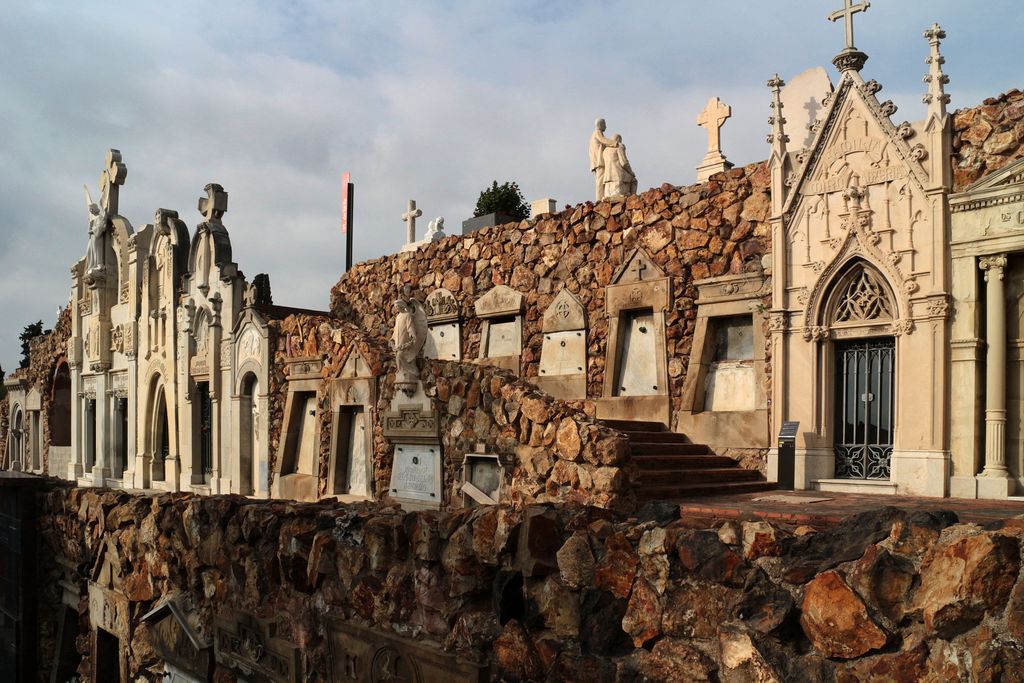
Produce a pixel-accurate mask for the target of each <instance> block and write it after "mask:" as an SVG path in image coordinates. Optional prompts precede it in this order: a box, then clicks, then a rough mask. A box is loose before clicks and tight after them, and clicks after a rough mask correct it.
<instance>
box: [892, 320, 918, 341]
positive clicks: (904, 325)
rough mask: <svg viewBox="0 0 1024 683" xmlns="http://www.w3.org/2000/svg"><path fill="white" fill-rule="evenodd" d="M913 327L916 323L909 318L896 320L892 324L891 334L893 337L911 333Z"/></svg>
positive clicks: (914, 327)
mask: <svg viewBox="0 0 1024 683" xmlns="http://www.w3.org/2000/svg"><path fill="white" fill-rule="evenodd" d="M915 329H916V325H914V321H913V320H909V319H901V320H897V321H896V322H894V323H893V324H892V334H893V336H894V337H900V336H903V335H904V334H911V333H912V332H913V331H914V330H915Z"/></svg>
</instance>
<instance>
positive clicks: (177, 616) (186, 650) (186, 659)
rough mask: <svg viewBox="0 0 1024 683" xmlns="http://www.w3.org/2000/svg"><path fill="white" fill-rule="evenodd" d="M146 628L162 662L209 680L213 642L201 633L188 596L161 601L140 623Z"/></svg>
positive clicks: (174, 596)
mask: <svg viewBox="0 0 1024 683" xmlns="http://www.w3.org/2000/svg"><path fill="white" fill-rule="evenodd" d="M141 621H142V622H143V623H145V624H148V625H149V634H150V639H151V642H152V643H153V647H154V648H155V649H156V651H157V653H158V654H159V655H160V657H161V659H163V660H164V661H165V662H167V663H169V664H171V665H173V666H175V667H177V668H178V669H180V670H182V671H185V672H187V673H188V674H190V675H192V676H195V677H196V678H199V679H200V680H208V679H209V677H210V674H211V673H212V669H213V641H212V640H211V639H210V638H209V637H207V636H206V635H204V634H203V632H202V629H201V625H200V622H199V619H198V618H197V615H196V614H195V612H194V608H193V606H192V604H191V599H190V596H188V595H187V594H182V595H171V596H168V597H165V598H163V599H162V600H160V602H159V603H157V605H156V607H154V608H153V609H152V610H150V612H149V613H147V614H145V615H144V616H143V617H142V620H141Z"/></svg>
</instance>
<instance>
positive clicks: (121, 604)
mask: <svg viewBox="0 0 1024 683" xmlns="http://www.w3.org/2000/svg"><path fill="white" fill-rule="evenodd" d="M89 618H90V619H91V620H92V625H93V627H94V628H101V629H103V630H104V631H107V632H108V633H112V634H113V635H115V636H117V637H118V638H120V639H121V640H122V641H125V642H127V641H128V640H129V637H128V635H129V624H131V620H130V617H129V612H128V598H126V597H125V596H123V595H121V594H120V593H117V592H115V591H112V590H110V589H109V588H104V587H103V586H100V585H98V584H95V583H92V582H90V583H89Z"/></svg>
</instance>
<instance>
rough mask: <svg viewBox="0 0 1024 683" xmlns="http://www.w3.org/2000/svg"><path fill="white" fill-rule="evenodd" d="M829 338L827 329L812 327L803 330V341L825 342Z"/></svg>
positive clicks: (818, 326) (819, 326)
mask: <svg viewBox="0 0 1024 683" xmlns="http://www.w3.org/2000/svg"><path fill="white" fill-rule="evenodd" d="M828 338H829V329H828V328H827V327H822V326H821V325H812V326H810V327H805V328H804V341H807V342H813V341H825V340H826V339H828Z"/></svg>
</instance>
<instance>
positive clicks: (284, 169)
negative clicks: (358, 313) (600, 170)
mask: <svg viewBox="0 0 1024 683" xmlns="http://www.w3.org/2000/svg"><path fill="white" fill-rule="evenodd" d="M842 2H843V0H775V1H774V2H763V1H752V0H715V1H714V2H709V1H706V0H704V1H700V2H698V1H696V0H674V1H671V2H669V1H667V0H666V1H663V2H652V1H647V0H629V1H626V0H622V1H619V0H595V1H590V2H582V1H576V2H569V1H568V0H537V1H535V0H487V2H484V1H482V0H480V1H477V2H469V1H466V2H458V1H455V0H445V1H441V0H437V1H429V2H428V1H424V0H420V1H417V2H412V1H403V0H373V1H372V2H371V1H364V0H352V1H347V0H320V1H312V0H309V1H299V0H274V1H270V0H237V1H232V0H221V1H218V2H216V3H210V2H205V1H204V2H199V1H193V0H175V2H147V1H141V0H136V1H133V2H129V1H123V0H105V1H103V2H98V1H92V0H80V1H78V2H52V1H50V2H40V1H33V0H22V1H21V2H18V3H12V4H11V5H10V6H8V7H6V8H5V10H4V17H3V21H2V22H0V44H2V45H3V46H4V49H3V51H2V54H0V92H2V93H3V95H2V96H0V127H2V131H3V134H2V142H0V200H2V203H0V321H2V323H0V366H2V367H4V368H5V369H8V370H10V369H12V368H13V367H15V366H16V365H17V362H18V357H19V353H20V347H19V343H18V339H17V338H18V334H19V332H20V331H21V329H22V328H23V327H24V325H25V324H27V323H29V322H32V321H34V320H38V319H42V320H43V322H44V325H45V326H46V327H51V326H52V325H53V322H54V320H55V316H56V310H57V307H58V306H64V305H66V304H67V301H68V297H69V291H70V276H69V269H70V267H71V266H72V265H73V264H74V263H75V262H76V261H77V260H78V259H80V258H81V257H82V256H83V255H84V254H85V250H86V244H87V229H88V221H87V215H86V207H85V200H84V197H83V191H82V185H83V184H85V183H87V184H89V186H90V187H91V188H92V192H93V194H94V196H98V188H97V184H98V181H99V174H100V171H101V170H102V167H103V160H104V155H105V153H106V151H107V149H108V148H111V147H113V148H116V149H119V150H121V153H122V158H123V161H124V163H125V164H126V165H127V167H128V177H127V181H126V183H125V185H124V186H123V187H122V189H121V193H120V213H121V214H122V215H123V216H125V217H126V218H127V219H128V220H129V222H131V224H132V225H133V226H135V227H136V229H139V228H141V227H142V226H144V225H145V224H147V223H151V222H153V215H154V213H155V211H156V209H158V208H168V209H174V210H177V211H178V212H179V215H180V217H181V218H182V219H183V220H185V222H186V223H187V224H188V226H189V229H190V230H194V228H195V225H196V224H197V223H198V222H199V220H200V219H201V217H200V214H199V212H198V211H197V209H196V202H197V199H198V198H199V197H200V196H201V195H202V194H203V192H202V190H203V187H204V186H205V185H206V184H207V183H210V182H216V183H220V184H221V185H223V186H224V188H225V189H226V190H227V191H228V193H229V196H230V199H229V206H228V212H227V214H226V215H225V217H224V222H225V225H226V226H227V228H228V231H229V232H230V234H231V238H232V246H233V256H234V259H235V261H236V262H237V263H238V265H239V268H241V269H242V271H243V272H245V273H246V275H247V276H249V278H250V279H251V278H252V276H254V275H256V274H257V273H262V272H267V273H270V276H271V283H272V286H273V293H274V301H275V303H278V304H282V305H290V306H300V307H307V308H321V309H322V308H326V307H327V305H328V299H329V291H330V288H331V286H332V285H334V284H335V283H336V282H337V280H338V278H339V276H340V275H341V273H342V271H343V270H344V242H343V239H342V236H341V234H340V230H339V220H340V178H341V174H342V172H344V171H349V172H350V173H351V174H352V181H353V182H354V183H355V209H354V229H355V232H354V242H355V260H356V261H362V260H366V259H371V258H377V257H379V256H382V255H385V254H389V253H394V252H395V251H397V250H398V249H399V248H400V247H401V245H402V244H403V243H404V241H405V225H404V223H403V222H402V220H401V218H400V216H401V214H402V213H403V212H404V211H405V209H406V204H407V202H408V200H409V199H415V200H416V201H417V205H418V207H419V208H420V209H422V211H423V214H424V215H423V217H422V218H421V219H420V221H419V222H418V225H417V228H418V233H419V235H420V236H422V234H423V233H424V232H425V230H426V228H427V221H428V220H431V219H433V218H435V217H437V216H444V218H445V224H446V227H447V230H448V233H449V234H451V233H452V232H459V231H460V226H461V222H462V221H463V220H464V219H466V218H468V217H469V216H471V215H472V210H473V207H474V206H475V204H476V198H477V196H478V194H479V192H480V191H481V190H482V189H484V188H486V187H488V186H489V185H490V184H491V181H493V180H497V181H498V182H499V183H500V182H505V181H515V182H517V183H518V184H519V186H520V188H521V189H522V191H523V194H524V195H525V197H526V199H527V200H528V201H530V200H534V199H539V198H542V197H553V198H555V199H556V200H557V201H558V206H559V207H563V206H565V205H566V204H576V203H579V202H583V201H587V200H589V199H592V198H593V176H592V175H591V174H590V172H589V164H588V162H587V141H588V139H589V136H590V133H591V131H592V130H593V125H594V119H595V118H597V117H599V116H600V117H603V118H605V119H606V120H607V122H608V132H609V133H610V134H614V133H619V134H621V135H622V139H623V142H624V143H625V144H626V146H627V148H628V152H629V158H630V162H631V165H632V167H633V169H635V171H636V173H637V176H638V179H639V185H640V189H641V191H642V190H643V189H645V188H648V187H656V186H659V185H661V184H662V183H665V182H668V183H672V184H677V185H681V184H689V183H692V182H694V180H695V173H696V171H695V168H696V167H697V166H698V165H699V164H700V161H701V159H702V158H703V156H704V153H705V151H706V146H707V134H706V132H705V131H704V130H702V129H700V128H699V127H698V126H697V124H696V118H697V116H698V115H699V114H700V112H701V111H702V110H703V108H704V107H705V105H706V103H707V101H708V99H709V98H711V97H715V96H718V97H720V98H721V99H722V100H723V101H724V102H726V103H727V104H729V105H731V106H732V111H733V116H732V118H731V119H730V120H729V121H728V122H727V123H726V124H725V127H724V128H723V130H722V148H723V151H724V152H725V154H726V156H727V157H728V158H729V160H730V161H732V162H734V163H736V164H737V165H739V164H745V163H750V162H754V161H760V160H762V159H764V158H766V157H767V153H768V148H767V145H766V143H765V135H766V134H767V133H768V132H769V126H768V122H767V119H768V116H769V115H770V110H769V107H768V105H769V102H770V95H769V91H768V89H767V87H766V85H765V83H766V81H767V80H768V79H769V78H770V77H771V76H772V75H773V74H774V73H776V72H778V73H779V74H780V75H781V76H782V77H783V78H784V79H785V78H790V77H792V76H793V75H795V74H798V73H800V72H802V71H804V70H806V69H808V68H810V67H815V66H819V65H821V66H825V67H827V70H828V73H829V75H830V77H831V78H832V79H833V81H834V80H836V72H835V70H834V69H833V67H832V66H831V59H832V57H833V56H834V55H835V54H836V53H837V52H839V51H840V50H841V49H842V48H843V47H844V31H843V27H842V24H841V23H839V24H834V23H830V22H828V21H827V20H826V16H827V15H828V14H829V13H830V12H831V11H833V10H835V9H836V8H838V7H840V6H841V5H842ZM936 21H938V22H939V23H940V24H941V25H942V26H943V28H944V29H946V31H947V33H948V37H947V39H946V41H945V42H944V43H943V46H942V51H943V54H944V55H945V57H946V65H945V69H946V72H947V73H948V74H949V75H950V78H951V82H950V84H949V86H948V89H947V92H949V93H950V94H951V95H952V104H951V107H952V108H954V109H955V108H961V107H969V106H973V105H975V104H978V103H980V102H981V100H983V99H984V98H986V97H990V96H994V95H998V94H999V93H1002V92H1005V91H1007V90H1010V89H1012V88H1015V87H1024V75H1022V66H1024V64H1022V62H1024V53H1022V52H1021V51H1020V49H1019V47H1017V46H1018V41H1019V30H1020V28H1019V27H1020V26H1021V25H1022V24H1024V3H1021V2H1020V0H977V1H975V2H964V1H963V0H872V2H871V7H870V9H869V11H868V12H867V13H865V14H858V15H857V16H856V18H855V25H856V33H855V37H856V44H857V47H858V48H859V49H861V50H863V51H864V52H866V53H867V54H868V55H869V56H870V59H869V61H868V63H867V66H866V67H865V68H864V71H863V72H862V73H863V75H864V77H865V79H870V78H873V79H876V80H877V81H879V82H880V83H881V84H882V85H883V86H884V88H885V89H884V90H883V91H882V93H880V94H879V98H880V99H883V100H884V99H892V100H893V101H894V102H895V103H896V104H897V105H899V107H900V111H899V112H898V113H897V114H896V116H895V117H894V118H895V119H896V121H897V122H898V121H902V120H916V119H920V118H923V116H924V105H923V104H922V103H921V95H922V94H923V93H924V92H925V90H926V86H925V85H924V84H923V83H922V81H921V79H922V77H923V75H924V74H925V73H926V72H927V67H926V65H925V63H924V59H925V57H926V56H927V54H928V45H927V42H926V41H925V39H924V38H923V37H922V32H923V30H924V29H926V28H927V27H929V26H930V25H931V24H932V23H933V22H936Z"/></svg>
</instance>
